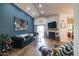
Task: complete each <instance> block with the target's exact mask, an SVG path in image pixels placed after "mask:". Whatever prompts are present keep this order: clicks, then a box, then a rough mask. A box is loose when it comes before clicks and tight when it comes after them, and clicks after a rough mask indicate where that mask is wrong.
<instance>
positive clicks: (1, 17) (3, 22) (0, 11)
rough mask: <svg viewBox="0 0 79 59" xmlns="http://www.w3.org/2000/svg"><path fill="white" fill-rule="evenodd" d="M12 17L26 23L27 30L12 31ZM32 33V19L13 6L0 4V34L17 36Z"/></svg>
mask: <svg viewBox="0 0 79 59" xmlns="http://www.w3.org/2000/svg"><path fill="white" fill-rule="evenodd" d="M14 16H17V17H20V18H22V19H24V20H26V21H28V27H27V30H19V31H15V30H14ZM33 31H34V19H33V17H31V16H30V15H28V14H27V13H25V12H24V11H22V10H21V9H20V8H18V7H17V6H15V5H14V4H8V3H4V4H3V3H0V34H9V35H11V36H13V35H19V34H26V33H29V32H33Z"/></svg>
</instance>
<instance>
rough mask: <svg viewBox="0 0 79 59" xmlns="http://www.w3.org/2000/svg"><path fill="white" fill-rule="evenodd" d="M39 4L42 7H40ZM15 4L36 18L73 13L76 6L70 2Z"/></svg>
mask: <svg viewBox="0 0 79 59" xmlns="http://www.w3.org/2000/svg"><path fill="white" fill-rule="evenodd" d="M39 4H40V5H41V7H39ZM15 5H17V6H18V7H19V8H21V9H22V10H24V11H25V12H26V13H28V14H30V15H31V16H32V17H34V18H36V17H39V16H51V15H56V14H59V13H72V12H73V8H74V4H68V3H16V4H15ZM41 11H42V13H41Z"/></svg>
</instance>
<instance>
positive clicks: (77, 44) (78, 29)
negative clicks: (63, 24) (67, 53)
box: [73, 4, 79, 56]
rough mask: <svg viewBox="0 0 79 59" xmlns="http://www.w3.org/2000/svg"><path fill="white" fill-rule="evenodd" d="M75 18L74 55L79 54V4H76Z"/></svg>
mask: <svg viewBox="0 0 79 59" xmlns="http://www.w3.org/2000/svg"><path fill="white" fill-rule="evenodd" d="M74 19H75V23H74V41H73V42H74V55H76V56H79V4H76V5H75V10H74Z"/></svg>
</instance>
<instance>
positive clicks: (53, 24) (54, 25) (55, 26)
mask: <svg viewBox="0 0 79 59" xmlns="http://www.w3.org/2000/svg"><path fill="white" fill-rule="evenodd" d="M48 28H57V23H56V21H54V22H50V23H48Z"/></svg>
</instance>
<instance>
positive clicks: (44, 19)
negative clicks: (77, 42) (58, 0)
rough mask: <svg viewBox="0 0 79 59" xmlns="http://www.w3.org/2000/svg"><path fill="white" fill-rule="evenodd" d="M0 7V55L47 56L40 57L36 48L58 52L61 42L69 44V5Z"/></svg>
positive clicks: (70, 17)
mask: <svg viewBox="0 0 79 59" xmlns="http://www.w3.org/2000/svg"><path fill="white" fill-rule="evenodd" d="M0 7H1V8H0V55H2V56H5V55H7V56H8V55H9V56H42V55H45V56H47V55H49V52H46V53H45V54H43V53H42V51H39V50H40V47H42V46H44V47H45V48H47V50H51V49H52V50H53V51H55V50H56V49H57V50H56V51H58V47H61V45H64V43H68V44H73V28H74V26H73V24H74V15H73V4H53V3H50V4H49V3H46V4H44V3H43V4H42V3H2V4H0ZM42 49H43V48H42ZM50 53H51V54H52V52H51V51H50ZM57 53H58V52H57ZM57 55H58V54H57ZM67 55H69V56H72V55H73V53H72V54H67ZM52 56H54V55H53V54H52ZM64 56H65V55H64Z"/></svg>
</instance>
